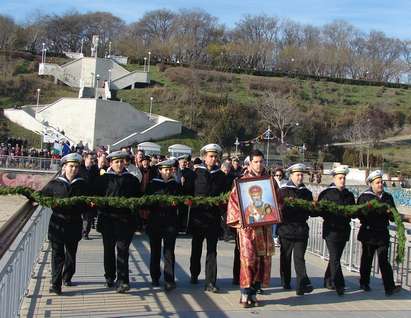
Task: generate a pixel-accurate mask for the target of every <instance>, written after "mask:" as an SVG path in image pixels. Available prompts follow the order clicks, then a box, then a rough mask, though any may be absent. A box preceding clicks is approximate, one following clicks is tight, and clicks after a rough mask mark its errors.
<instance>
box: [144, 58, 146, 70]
mask: <svg viewBox="0 0 411 318" xmlns="http://www.w3.org/2000/svg"><path fill="white" fill-rule="evenodd" d="M144 72H147V57H145V56H144Z"/></svg>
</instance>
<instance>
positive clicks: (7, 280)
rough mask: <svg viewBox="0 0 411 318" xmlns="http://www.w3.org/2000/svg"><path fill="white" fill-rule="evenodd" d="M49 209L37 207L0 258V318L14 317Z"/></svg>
mask: <svg viewBox="0 0 411 318" xmlns="http://www.w3.org/2000/svg"><path fill="white" fill-rule="evenodd" d="M50 214H51V210H50V209H48V208H44V207H41V206H39V207H37V209H36V210H35V211H34V213H33V215H32V216H31V217H30V219H29V220H28V221H27V223H26V224H25V226H24V227H23V229H22V230H21V231H20V233H19V234H18V235H17V237H16V239H15V240H14V241H13V243H12V244H11V245H10V247H9V249H8V251H7V252H6V253H5V254H4V255H3V257H2V258H1V259H0V317H7V318H9V317H17V316H19V308H20V305H21V301H22V299H23V297H24V296H25V295H26V294H27V288H28V285H29V282H30V279H31V277H32V276H33V275H34V274H33V269H34V265H35V263H36V261H37V260H38V257H39V255H40V251H41V249H42V247H43V244H44V243H45V239H46V235H47V227H48V222H49V219H50Z"/></svg>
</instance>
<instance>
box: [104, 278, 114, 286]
mask: <svg viewBox="0 0 411 318" xmlns="http://www.w3.org/2000/svg"><path fill="white" fill-rule="evenodd" d="M106 287H108V288H111V287H114V279H109V278H106Z"/></svg>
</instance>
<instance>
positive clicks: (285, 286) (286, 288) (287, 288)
mask: <svg viewBox="0 0 411 318" xmlns="http://www.w3.org/2000/svg"><path fill="white" fill-rule="evenodd" d="M283 289H285V290H290V289H291V285H290V284H284V285H283Z"/></svg>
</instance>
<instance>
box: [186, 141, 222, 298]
mask: <svg viewBox="0 0 411 318" xmlns="http://www.w3.org/2000/svg"><path fill="white" fill-rule="evenodd" d="M221 153H222V149H221V147H220V146H219V145H217V144H208V145H206V146H204V147H203V148H201V150H200V154H201V156H202V158H203V162H204V163H203V164H201V165H199V166H198V167H197V169H195V171H194V172H195V174H196V178H195V181H194V195H195V196H206V197H207V196H211V197H213V196H218V195H220V194H222V193H223V192H224V190H225V187H226V175H225V174H224V172H222V171H221V170H220V169H219V168H218V166H217V165H216V163H217V160H218V158H219V156H220V155H221ZM221 216H222V211H221V210H220V208H219V207H214V206H213V207H210V206H199V207H196V208H194V209H192V213H191V218H190V231H191V233H192V242H191V257H190V272H191V283H192V284H197V283H198V275H199V274H200V272H201V254H202V250H203V241H204V240H206V241H207V256H206V266H205V290H206V291H210V292H213V293H218V291H219V288H218V287H217V286H216V281H217V242H218V236H219V232H220V231H221V227H220V220H221Z"/></svg>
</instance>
